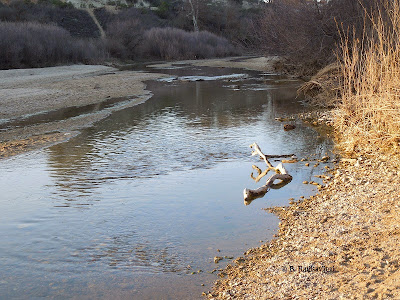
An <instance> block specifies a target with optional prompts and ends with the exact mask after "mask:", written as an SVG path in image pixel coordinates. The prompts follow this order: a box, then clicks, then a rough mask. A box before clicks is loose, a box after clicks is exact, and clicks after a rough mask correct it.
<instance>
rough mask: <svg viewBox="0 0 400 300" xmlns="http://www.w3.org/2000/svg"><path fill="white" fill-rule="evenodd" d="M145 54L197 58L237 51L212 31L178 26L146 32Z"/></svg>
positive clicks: (143, 50) (143, 49) (218, 55)
mask: <svg viewBox="0 0 400 300" xmlns="http://www.w3.org/2000/svg"><path fill="white" fill-rule="evenodd" d="M141 53H142V55H143V56H150V57H154V58H160V59H167V60H169V59H196V58H210V57H221V56H228V55H232V54H234V53H235V50H234V48H233V47H232V45H231V44H230V43H229V42H228V41H227V40H226V39H225V38H221V37H218V36H216V35H214V34H212V33H210V32H206V31H201V32H187V31H184V30H181V29H176V28H170V27H167V28H152V29H150V30H147V31H146V32H145V33H144V40H143V43H142V45H141Z"/></svg>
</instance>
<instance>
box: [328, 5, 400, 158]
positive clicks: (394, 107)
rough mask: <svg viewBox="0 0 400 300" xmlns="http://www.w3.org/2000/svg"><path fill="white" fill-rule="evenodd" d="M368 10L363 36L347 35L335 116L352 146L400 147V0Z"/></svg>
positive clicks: (344, 145) (342, 141) (366, 149)
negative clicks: (338, 100) (370, 11)
mask: <svg viewBox="0 0 400 300" xmlns="http://www.w3.org/2000/svg"><path fill="white" fill-rule="evenodd" d="M384 2H385V3H384V5H383V7H384V8H383V9H381V10H375V11H374V12H373V13H372V14H367V18H366V20H367V21H366V25H365V27H364V28H365V29H364V34H363V38H362V39H361V40H360V39H357V38H355V34H353V35H351V34H348V33H347V34H343V35H342V40H341V45H340V46H341V47H340V50H341V54H340V55H339V61H340V64H341V70H342V78H343V82H342V84H341V88H342V90H341V104H340V105H339V110H338V114H337V116H336V118H335V129H336V131H337V133H338V138H339V146H340V148H341V149H343V150H344V151H346V152H353V153H354V152H355V153H358V154H361V153H382V152H389V153H398V151H399V148H400V147H399V142H400V39H399V36H400V0H384Z"/></svg>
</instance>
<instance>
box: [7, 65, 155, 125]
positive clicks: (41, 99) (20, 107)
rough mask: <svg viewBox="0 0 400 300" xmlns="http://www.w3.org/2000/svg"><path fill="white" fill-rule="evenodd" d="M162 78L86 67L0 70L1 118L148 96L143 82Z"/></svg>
mask: <svg viewBox="0 0 400 300" xmlns="http://www.w3.org/2000/svg"><path fill="white" fill-rule="evenodd" d="M161 76H162V75H160V74H150V73H141V72H135V71H122V72H120V71H118V70H117V69H114V68H111V67H106V66H86V65H74V66H63V67H52V68H40V69H21V70H4V71H0V119H10V118H16V117H21V116H24V115H28V114H35V113H39V112H43V111H49V110H57V109H60V108H65V107H71V106H82V105H87V104H92V103H98V102H101V101H104V100H105V99H107V98H116V97H125V96H128V97H129V96H131V97H139V96H148V95H149V92H148V91H145V84H144V83H143V81H145V80H150V79H154V78H159V77H161Z"/></svg>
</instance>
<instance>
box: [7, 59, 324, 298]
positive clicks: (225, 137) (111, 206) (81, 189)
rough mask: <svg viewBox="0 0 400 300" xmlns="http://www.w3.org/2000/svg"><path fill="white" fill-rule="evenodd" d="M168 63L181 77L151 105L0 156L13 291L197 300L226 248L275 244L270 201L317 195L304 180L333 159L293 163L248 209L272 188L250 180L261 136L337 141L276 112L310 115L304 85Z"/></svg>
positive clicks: (273, 149) (316, 148) (280, 140)
mask: <svg viewBox="0 0 400 300" xmlns="http://www.w3.org/2000/svg"><path fill="white" fill-rule="evenodd" d="M166 71H168V72H169V73H170V74H171V75H173V76H172V77H171V80H167V81H165V80H164V81H163V82H161V81H159V82H149V83H148V88H149V89H150V90H152V91H153V93H154V97H153V98H151V99H150V100H148V101H147V102H145V103H143V104H140V105H138V106H136V107H132V108H128V109H124V110H121V111H118V112H114V113H113V114H112V115H111V116H109V117H108V118H107V119H105V120H103V121H101V122H99V123H97V124H95V125H94V126H92V127H90V128H88V129H85V130H83V131H82V133H81V134H80V135H78V136H76V137H74V138H71V139H70V140H69V141H67V142H65V143H61V144H58V145H55V146H52V147H50V148H48V149H46V150H42V151H37V152H31V153H26V154H23V155H19V156H16V157H13V158H10V159H5V160H2V161H1V163H0V190H1V191H2V193H1V196H0V210H1V212H2V218H1V219H0V232H1V235H2V237H1V244H0V295H1V297H2V298H6V299H10V298H25V299H32V298H40V297H56V298H61V299H62V298H74V297H75V298H110V297H118V298H127V299H132V298H134V299H135V298H137V299H146V298H147V299H183V298H198V297H200V294H201V292H202V291H207V290H209V289H210V285H211V283H212V281H213V280H215V279H216V278H217V277H216V275H215V274H209V273H207V271H211V270H213V269H214V268H216V267H220V266H223V265H224V264H226V262H228V261H229V260H228V259H225V260H224V261H221V263H220V264H219V265H216V264H214V262H213V257H214V256H216V255H218V256H225V255H226V256H240V255H242V254H243V252H244V251H245V250H246V249H248V248H250V247H255V246H257V245H259V244H260V242H259V241H260V240H263V241H266V240H268V239H271V238H272V235H273V234H274V233H275V232H276V229H277V224H278V219H277V217H276V216H274V215H272V214H268V213H266V212H265V211H264V210H262V208H265V207H271V206H274V205H286V204H287V203H288V199H289V198H291V197H293V198H299V197H300V196H302V195H304V196H308V195H310V194H312V193H314V192H315V188H313V186H309V185H304V184H302V181H303V180H316V179H315V178H313V175H316V174H321V173H322V168H323V166H324V165H323V164H321V165H320V166H319V167H318V168H311V167H305V166H304V164H303V163H297V164H288V165H287V168H288V170H289V173H290V174H291V175H293V181H292V182H291V183H290V184H288V185H287V186H285V187H284V188H282V189H280V190H271V191H270V192H268V193H267V194H266V196H265V197H264V198H261V199H257V200H255V201H254V202H253V203H251V205H249V206H245V205H244V204H243V195H242V191H243V188H245V187H246V188H256V187H258V186H260V185H262V183H261V182H260V183H258V184H256V183H254V181H253V180H252V179H251V178H250V174H251V172H252V167H251V165H252V164H257V165H258V166H259V167H261V168H264V166H263V163H262V162H260V161H259V160H257V159H256V158H255V157H251V156H250V148H249V147H248V146H249V145H250V144H252V143H253V142H257V143H258V144H259V145H260V147H261V149H262V150H263V151H264V152H265V153H268V154H291V153H295V154H296V155H297V156H298V157H299V158H301V157H305V156H309V155H311V154H317V156H322V155H324V154H325V152H326V151H329V150H330V149H331V142H330V141H329V140H327V139H325V138H322V137H318V133H317V132H315V131H314V130H313V129H312V128H309V127H306V126H304V125H302V124H301V123H298V124H296V125H297V128H296V129H295V130H293V131H288V132H286V131H283V125H282V123H280V122H277V121H275V120H274V118H275V117H281V116H282V115H286V114H291V113H296V112H301V111H303V110H305V109H304V107H303V106H302V105H301V103H300V102H299V101H298V100H297V99H295V91H296V88H297V87H298V84H299V82H297V81H291V80H285V79H284V78H282V77H279V76H275V75H270V74H258V73H255V72H249V71H243V70H240V71H238V70H229V69H207V68H194V67H185V68H182V66H180V68H179V69H170V70H163V72H166ZM235 74H245V75H246V76H235ZM191 75H193V76H200V77H197V78H195V77H190V78H187V76H191ZM226 75H228V76H226ZM185 76H186V77H185ZM213 76H220V77H219V78H218V80H215V78H211V77H213ZM177 77H181V78H180V79H179V80H177ZM208 78H211V79H210V80H208ZM199 79H200V80H201V81H196V80H199ZM182 80H184V81H182ZM110 104H112V103H111V102H110ZM77 110H78V111H79V109H77ZM55 116H56V117H57V118H59V114H55ZM40 120H43V119H40ZM38 122H39V121H38ZM40 122H42V121H40ZM16 124H17V123H16ZM217 249H220V250H221V252H217ZM198 270H202V271H203V272H200V273H196V274H195V275H191V273H192V272H197V271H198ZM201 283H204V284H205V287H202V286H201V285H200V284H201Z"/></svg>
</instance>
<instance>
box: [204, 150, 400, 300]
mask: <svg viewBox="0 0 400 300" xmlns="http://www.w3.org/2000/svg"><path fill="white" fill-rule="evenodd" d="M299 163H301V162H299ZM328 175H329V180H327V183H326V185H325V187H323V188H321V189H320V191H319V193H318V194H317V195H315V196H311V197H310V198H308V199H299V200H297V201H295V200H294V201H292V202H291V204H290V206H288V207H274V208H271V209H268V211H270V212H273V213H276V214H277V215H278V216H279V218H280V219H281V223H280V226H279V232H278V234H277V237H276V238H275V239H273V240H272V241H270V242H268V243H266V244H264V245H263V246H261V247H259V248H255V249H250V250H249V251H247V252H246V253H245V256H244V257H241V258H238V259H236V260H235V263H234V264H232V265H228V266H227V268H226V269H225V270H224V271H222V272H221V274H220V277H222V279H220V280H218V281H217V282H216V283H215V285H214V287H213V290H212V291H211V292H209V293H208V294H207V297H208V298H209V299H400V284H399V282H400V268H399V266H400V248H399V244H400V213H399V211H400V163H399V160H398V158H393V157H383V156H378V157H357V158H353V159H342V160H341V161H340V162H339V163H338V164H337V165H336V167H335V169H334V170H331V171H330V172H329V173H328Z"/></svg>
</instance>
